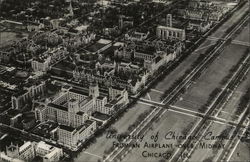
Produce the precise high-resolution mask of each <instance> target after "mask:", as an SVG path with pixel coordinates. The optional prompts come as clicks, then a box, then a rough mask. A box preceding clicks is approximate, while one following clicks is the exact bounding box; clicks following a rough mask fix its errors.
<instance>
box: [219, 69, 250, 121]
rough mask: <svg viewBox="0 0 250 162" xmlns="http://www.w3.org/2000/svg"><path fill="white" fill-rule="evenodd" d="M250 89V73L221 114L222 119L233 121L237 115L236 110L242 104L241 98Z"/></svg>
mask: <svg viewBox="0 0 250 162" xmlns="http://www.w3.org/2000/svg"><path fill="white" fill-rule="evenodd" d="M249 87H250V73H248V75H247V77H246V79H245V80H244V81H243V82H242V83H241V84H240V85H239V87H238V88H237V89H236V91H235V92H234V94H233V96H232V98H231V99H230V101H229V102H228V103H227V104H226V106H225V107H224V108H223V110H222V111H221V113H220V114H219V117H220V118H223V119H226V120H232V117H233V116H232V115H233V114H235V111H236V108H237V107H238V105H239V103H240V98H241V97H242V96H243V95H244V94H245V92H246V90H247V89H248V88H249Z"/></svg>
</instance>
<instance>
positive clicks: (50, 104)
mask: <svg viewBox="0 0 250 162" xmlns="http://www.w3.org/2000/svg"><path fill="white" fill-rule="evenodd" d="M48 106H50V107H54V108H57V109H60V110H63V111H68V108H67V107H64V106H62V105H56V104H53V103H49V104H48Z"/></svg>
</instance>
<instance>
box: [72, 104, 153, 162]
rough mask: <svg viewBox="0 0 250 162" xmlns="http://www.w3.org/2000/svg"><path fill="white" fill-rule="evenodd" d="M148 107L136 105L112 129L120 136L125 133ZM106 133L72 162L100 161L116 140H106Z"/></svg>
mask: <svg viewBox="0 0 250 162" xmlns="http://www.w3.org/2000/svg"><path fill="white" fill-rule="evenodd" d="M149 109H150V106H147V105H143V104H136V105H135V106H133V107H132V108H130V109H129V110H128V111H127V112H126V113H125V114H124V115H123V116H122V117H121V118H120V119H119V120H118V121H117V122H116V123H115V124H114V125H112V127H114V128H116V129H117V133H118V134H121V133H124V132H126V131H127V129H128V127H129V126H130V125H131V124H133V123H134V122H135V120H136V119H137V118H138V116H139V115H140V114H142V113H143V112H145V111H146V110H149ZM106 135H107V134H106V132H105V133H104V134H103V135H102V136H100V137H98V138H97V140H96V143H94V144H92V145H91V146H90V147H89V148H88V149H86V150H85V151H82V152H81V153H80V154H79V155H78V157H77V158H76V159H74V161H76V162H82V161H83V159H84V161H87V162H96V161H97V160H98V159H102V156H103V155H104V151H105V150H106V149H109V148H111V146H112V144H113V141H116V139H107V138H106Z"/></svg>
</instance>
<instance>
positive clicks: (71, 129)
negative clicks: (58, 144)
mask: <svg viewBox="0 0 250 162" xmlns="http://www.w3.org/2000/svg"><path fill="white" fill-rule="evenodd" d="M59 128H60V129H63V130H66V131H69V132H73V131H74V130H75V128H73V127H70V126H67V125H59Z"/></svg>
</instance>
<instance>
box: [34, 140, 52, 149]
mask: <svg viewBox="0 0 250 162" xmlns="http://www.w3.org/2000/svg"><path fill="white" fill-rule="evenodd" d="M37 148H39V149H43V150H46V151H52V150H53V148H54V147H53V146H51V145H49V144H47V143H45V142H44V141H40V142H38V144H37Z"/></svg>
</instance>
